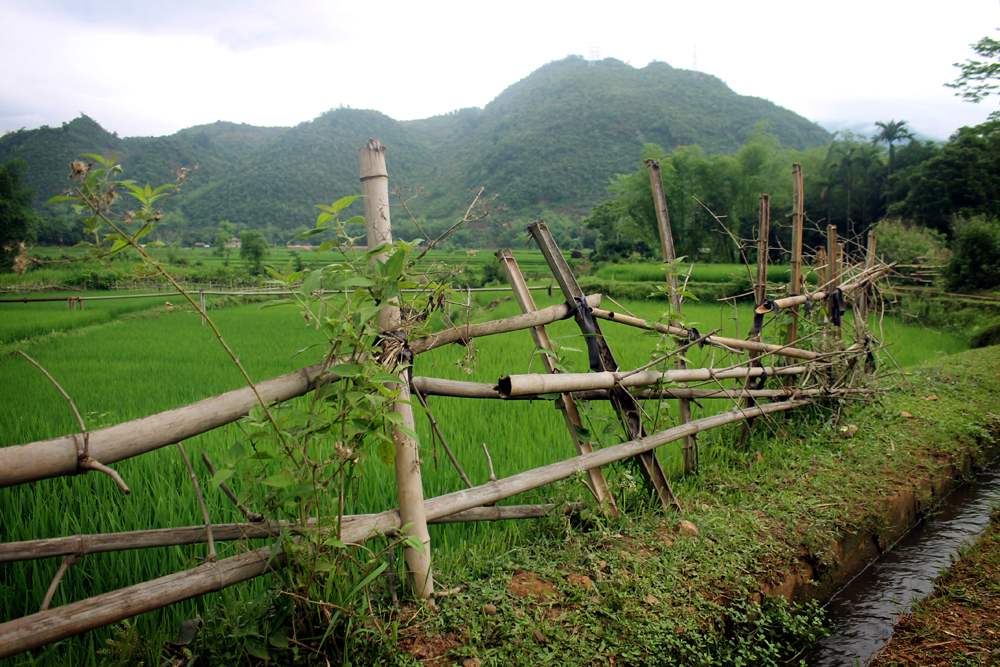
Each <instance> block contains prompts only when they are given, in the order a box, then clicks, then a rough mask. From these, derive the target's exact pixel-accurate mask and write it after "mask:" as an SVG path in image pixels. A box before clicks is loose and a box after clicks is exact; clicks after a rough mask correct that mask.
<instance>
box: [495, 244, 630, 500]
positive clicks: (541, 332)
mask: <svg viewBox="0 0 1000 667" xmlns="http://www.w3.org/2000/svg"><path fill="white" fill-rule="evenodd" d="M496 256H497V259H499V260H500V266H502V267H503V270H504V273H505V274H507V282H508V283H510V286H511V289H512V290H513V291H514V298H515V299H516V300H517V305H518V306H520V307H521V312H523V313H533V312H535V310H536V308H535V300H534V299H532V298H531V292H529V291H528V285H527V283H525V282H524V275H523V274H522V273H521V269H520V267H518V265H517V260H516V259H514V253H512V252H511V251H510V250H509V249H502V250H498V251H497V253H496ZM531 337H532V339H533V340H534V341H535V346H536V347H538V348H540V349H543V350H551V349H552V341H550V340H549V334H548V332H547V331H545V326H544V325H541V324H539V325H538V326H537V327H532V328H531ZM541 357H542V365H544V366H545V372H546V373H556V372H558V371H556V369H555V367H554V366H553V365H552V359H551V358H550V357H549V356H548V355H547V354H542V355H541ZM559 410H560V412H562V415H563V419H565V420H566V428H567V429H569V435H570V438H572V440H573V447H575V448H576V452H577V454H589V453H590V452H592V451H594V448H593V447H591V445H590V442H585V441H581V440H580V435H579V434H580V433H581V432H582V431H583V430H584V426H583V420H582V419H581V418H580V412H579V411H578V410H577V409H576V401H575V400H574V398H573V394H570V393H565V394H560V398H559ZM587 486H588V487H589V488H590V492H591V493H593V494H594V498H595V499H596V500H597V502H598V503H599V504H600V506H601V508H603V509H604V511H606V512H607V513H608V514H611V515H612V516H615V515H617V514H618V509H617V507H615V500H614V497H612V495H611V494H610V493H609V492H608V483H607V481H606V480H605V479H604V473H603V472H602V471H601V469H600V468H591V469H590V470H588V471H587Z"/></svg>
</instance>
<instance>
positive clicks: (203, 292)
mask: <svg viewBox="0 0 1000 667" xmlns="http://www.w3.org/2000/svg"><path fill="white" fill-rule="evenodd" d="M198 299H199V301H200V302H201V326H205V319H206V318H205V290H201V291H200V292H198Z"/></svg>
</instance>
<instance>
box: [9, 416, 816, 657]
mask: <svg viewBox="0 0 1000 667" xmlns="http://www.w3.org/2000/svg"><path fill="white" fill-rule="evenodd" d="M810 402H811V400H808V399H806V400H789V401H785V402H782V403H770V404H768V405H764V406H758V407H755V408H748V409H745V410H731V411H729V412H725V413H723V414H720V415H714V416H712V417H704V418H702V419H696V420H694V421H691V422H688V423H687V424H683V425H681V426H676V427H674V428H671V429H668V430H666V431H662V432H660V433H657V434H655V435H651V436H646V437H644V438H640V439H637V440H630V441H628V442H624V443H622V444H619V445H614V446H611V447H605V448H604V449H599V450H597V451H595V452H592V453H590V454H584V455H581V456H576V457H573V458H570V459H566V460H565V461H560V462H558V463H553V464H550V465H547V466H543V467H541V468H536V469H534V470H529V471H527V472H523V473H519V474H517V475H513V476H511V477H507V478H505V479H501V480H497V481H495V482H489V483H487V484H485V485H482V486H477V487H475V488H473V489H465V490H462V491H456V492H454V493H449V494H447V495H444V496H438V497H436V498H432V499H430V500H427V501H425V503H424V505H425V513H426V516H427V518H428V520H433V519H437V518H441V517H444V516H447V515H449V514H454V513H456V512H460V511H463V510H467V509H472V508H474V507H478V506H480V505H483V504H488V503H493V502H498V501H501V500H504V499H505V498H510V497H511V496H514V495H517V494H518V493H524V492H525V491H531V490H532V489H537V488H538V487H540V486H544V485H545V484H551V483H553V482H557V481H559V480H561V479H566V478H568V477H571V476H573V475H575V474H577V471H580V470H589V469H591V468H594V467H598V466H606V465H610V464H611V463H614V462H615V461H620V460H622V459H625V458H628V457H630V456H636V455H638V454H640V453H642V452H648V451H651V450H653V449H655V448H656V447H660V446H662V445H665V444H667V443H669V442H674V441H675V440H679V439H681V438H683V437H684V436H686V435H694V434H697V433H699V432H700V431H704V430H708V429H712V428H716V427H718V426H723V425H725V424H731V423H734V422H737V421H742V420H743V419H747V418H750V417H758V416H761V415H764V414H770V413H773V412H780V411H784V410H791V409H793V408H797V407H801V406H803V405H807V404H809V403H810ZM401 525H402V524H401V523H400V520H399V512H398V510H390V511H388V512H383V513H381V514H377V515H374V516H373V517H371V518H370V519H366V520H362V521H355V522H351V523H349V524H347V525H346V526H344V528H343V529H342V531H341V540H342V541H343V542H345V543H348V544H356V543H359V542H363V541H364V540H366V539H367V538H369V537H371V536H375V535H378V534H381V533H385V532H387V531H393V530H397V529H398V528H399V527H400V526H401ZM284 564H285V557H284V554H283V553H282V552H281V551H280V550H279V551H274V550H272V549H271V548H270V547H262V548H260V549H255V550H253V551H249V552H247V553H243V554H240V555H238V556H231V557H229V558H225V559H223V560H220V561H218V562H215V563H205V564H203V565H200V566H198V567H196V568H193V569H190V570H185V571H183V572H178V573H176V574H171V575H168V576H165V577H160V578H158V579H154V580H152V581H148V582H145V583H141V584H136V585H134V586H129V587H127V588H122V589H119V590H117V591H112V592H109V593H104V594H102V595H98V596H95V597H92V598H88V599H86V600H81V601H79V602H72V603H69V604H66V605H63V606H61V607H56V608H55V609H48V610H46V611H43V612H38V613H36V614H31V615H29V616H25V617H23V618H19V619H17V620H14V621H8V622H6V623H3V624H0V658H7V657H10V656H12V655H17V654H18V653H22V652H24V651H30V650H31V649H34V648H38V647H39V646H44V645H45V644H51V643H52V642H56V641H59V640H61V639H65V638H67V637H72V636H73V635H78V634H80V633H82V632H86V631H88V630H93V629H94V628H99V627H101V626H104V625H108V624H110V623H115V622H117V621H120V620H122V619H124V618H129V617H130V616H134V615H136V614H139V613H143V612H147V611H152V610H154V609H161V608H163V607H166V606H169V605H171V604H176V603H178V602H182V601H184V600H188V599H190V598H193V597H197V596H199V595H204V594H206V593H213V592H216V591H219V590H222V589H223V588H227V587H229V586H232V585H234V584H238V583H240V582H243V581H247V580H249V579H252V578H254V577H258V576H260V575H262V574H265V573H267V572H269V571H271V570H273V569H277V568H280V567H283V566H284Z"/></svg>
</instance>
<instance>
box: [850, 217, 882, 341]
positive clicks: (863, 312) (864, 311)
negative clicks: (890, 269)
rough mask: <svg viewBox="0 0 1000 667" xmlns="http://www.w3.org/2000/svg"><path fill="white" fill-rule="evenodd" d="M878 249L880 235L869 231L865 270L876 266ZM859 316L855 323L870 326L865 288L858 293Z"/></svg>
mask: <svg viewBox="0 0 1000 667" xmlns="http://www.w3.org/2000/svg"><path fill="white" fill-rule="evenodd" d="M877 249H878V235H877V234H876V233H875V232H868V249H867V252H866V253H865V271H866V272H868V271H871V270H872V269H873V268H875V259H876V250H877ZM857 304H858V318H857V320H858V321H856V322H855V323H854V325H855V326H862V327H864V328H866V329H867V328H868V290H867V289H863V290H861V292H860V293H859V294H858V301H857Z"/></svg>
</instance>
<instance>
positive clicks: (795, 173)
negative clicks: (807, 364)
mask: <svg viewBox="0 0 1000 667" xmlns="http://www.w3.org/2000/svg"><path fill="white" fill-rule="evenodd" d="M804 222H805V190H804V189H803V185H802V165H801V164H799V163H797V162H796V163H794V164H793V165H792V278H791V282H790V283H789V285H788V294H789V296H792V295H795V294H798V293H799V291H800V290H801V289H802V226H803V223H804ZM798 326H799V309H798V306H792V321H791V322H789V323H788V330H787V332H786V334H785V342H786V343H788V344H789V345H794V344H795V341H797V340H798V336H799V333H798Z"/></svg>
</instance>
